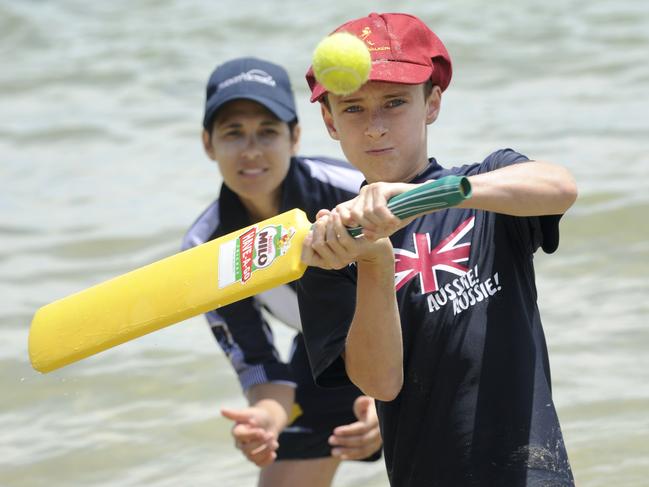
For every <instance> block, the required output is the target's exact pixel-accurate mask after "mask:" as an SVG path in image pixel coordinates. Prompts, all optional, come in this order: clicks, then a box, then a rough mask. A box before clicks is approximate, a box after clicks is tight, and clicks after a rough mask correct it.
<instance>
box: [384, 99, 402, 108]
mask: <svg viewBox="0 0 649 487" xmlns="http://www.w3.org/2000/svg"><path fill="white" fill-rule="evenodd" d="M405 102H406V100H404V99H402V98H394V99H392V100H389V101H388V102H387V104H386V106H387V107H388V108H394V107H398V106H400V105H403V104H404V103H405Z"/></svg>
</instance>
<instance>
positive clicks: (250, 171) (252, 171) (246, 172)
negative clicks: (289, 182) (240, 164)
mask: <svg viewBox="0 0 649 487" xmlns="http://www.w3.org/2000/svg"><path fill="white" fill-rule="evenodd" d="M266 171H268V169H267V168H264V167H255V168H247V169H240V170H239V174H240V175H241V176H244V177H255V176H260V175H261V174H263V173H265V172H266Z"/></svg>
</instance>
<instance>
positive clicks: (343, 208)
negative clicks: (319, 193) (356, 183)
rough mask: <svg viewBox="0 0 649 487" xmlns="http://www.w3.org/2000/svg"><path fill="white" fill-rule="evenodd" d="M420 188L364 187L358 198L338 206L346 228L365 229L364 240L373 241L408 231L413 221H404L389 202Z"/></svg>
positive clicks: (386, 185)
mask: <svg viewBox="0 0 649 487" xmlns="http://www.w3.org/2000/svg"><path fill="white" fill-rule="evenodd" d="M417 186H419V185H418V184H408V183H372V184H368V185H366V186H363V187H362V188H361V190H360V192H359V194H358V196H357V197H356V198H354V199H352V200H349V201H346V202H344V203H341V204H339V205H338V206H336V209H335V210H334V212H335V213H338V214H339V215H340V219H341V221H342V223H343V225H345V226H347V227H351V228H353V227H363V236H364V237H365V238H366V239H367V240H370V241H376V240H378V239H380V238H384V237H389V236H390V235H392V234H393V233H394V232H396V231H397V230H399V229H401V228H403V227H405V226H406V225H407V224H408V223H410V222H411V221H412V220H413V218H414V217H413V218H409V219H406V220H401V219H399V218H398V217H396V216H394V215H393V214H392V212H391V211H390V210H389V209H388V201H389V200H390V198H392V197H393V196H397V195H399V194H401V193H404V192H406V191H409V190H411V189H414V188H416V187H417Z"/></svg>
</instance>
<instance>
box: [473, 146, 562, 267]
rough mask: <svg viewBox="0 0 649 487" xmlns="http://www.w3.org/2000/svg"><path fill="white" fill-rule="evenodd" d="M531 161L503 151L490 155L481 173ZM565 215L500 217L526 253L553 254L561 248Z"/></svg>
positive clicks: (484, 162)
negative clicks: (561, 227)
mask: <svg viewBox="0 0 649 487" xmlns="http://www.w3.org/2000/svg"><path fill="white" fill-rule="evenodd" d="M529 161H530V159H529V158H527V157H526V156H524V155H523V154H520V153H518V152H516V151H514V150H512V149H502V150H499V151H496V152H493V153H492V154H490V155H489V156H488V157H487V158H486V159H485V160H484V161H483V163H482V164H481V165H480V166H479V167H480V170H479V172H488V171H493V170H496V169H500V168H502V167H506V166H510V165H512V164H519V163H525V162H529ZM562 216H563V215H544V216H533V217H514V216H507V215H500V217H501V218H503V219H504V220H506V222H505V223H507V224H508V225H509V226H510V227H511V231H512V232H515V233H517V236H518V240H519V241H521V242H523V245H524V251H527V252H531V253H534V252H536V250H537V249H538V248H539V247H541V248H542V249H543V251H544V252H546V253H548V254H551V253H553V252H554V251H555V250H557V248H558V247H559V221H560V220H561V217H562Z"/></svg>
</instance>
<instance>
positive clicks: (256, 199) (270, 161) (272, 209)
mask: <svg viewBox="0 0 649 487" xmlns="http://www.w3.org/2000/svg"><path fill="white" fill-rule="evenodd" d="M203 127H204V130H203V134H202V138H203V145H204V148H205V152H206V153H207V155H208V156H209V158H210V159H212V160H214V161H216V162H217V163H218V166H219V169H220V173H221V176H222V177H223V185H222V186H221V192H220V197H219V199H218V200H216V201H214V202H213V203H212V204H211V205H210V206H209V207H208V208H207V209H206V210H205V211H204V212H203V213H202V214H201V216H200V217H199V218H198V220H197V221H196V222H195V223H194V224H193V226H192V227H191V229H190V230H189V231H188V233H187V235H186V236H185V240H184V243H183V248H185V249H186V248H189V247H192V246H194V245H198V244H200V243H203V242H205V241H207V240H211V239H213V238H216V237H219V236H221V235H224V234H227V233H229V232H231V231H234V230H237V229H239V228H242V227H244V226H247V225H250V224H253V223H255V222H258V221H260V220H264V219H267V218H270V217H272V216H275V215H277V214H278V213H281V212H283V211H286V210H289V209H292V208H294V207H299V208H302V209H303V210H305V211H306V212H307V214H308V215H309V216H310V218H311V219H312V220H313V219H314V217H315V213H316V211H317V210H318V209H319V208H321V207H323V206H324V207H331V206H335V205H336V204H338V203H340V202H342V201H345V200H348V199H350V198H352V197H354V196H355V195H356V194H357V193H358V191H357V190H358V187H359V186H360V183H361V181H362V176H361V175H360V173H358V172H357V171H355V170H354V169H353V168H351V167H349V166H347V165H346V164H343V163H341V162H339V161H334V160H325V159H322V158H305V157H298V156H297V155H296V152H297V147H298V142H299V137H300V126H299V125H298V120H297V113H296V109H295V100H294V97H293V92H292V89H291V85H290V81H289V78H288V74H287V73H286V71H285V70H284V69H283V68H281V67H280V66H277V65H275V64H273V63H269V62H266V61H262V60H259V59H255V58H239V59H234V60H231V61H229V62H226V63H224V64H222V65H220V66H218V67H217V68H216V70H215V71H214V72H213V73H212V75H211V77H210V79H209V81H208V84H207V96H206V104H205V115H204V119H203ZM262 308H263V309H266V311H268V312H269V313H270V314H271V315H273V316H275V317H276V318H278V319H280V320H282V321H284V322H285V323H287V324H289V325H291V326H293V327H294V328H295V329H296V330H297V331H298V332H297V335H296V337H295V339H294V343H293V350H292V355H291V359H290V363H288V364H285V363H282V362H281V361H280V360H279V358H278V354H277V351H276V350H275V347H274V345H273V339H272V333H271V330H270V328H269V326H268V324H267V322H266V321H265V319H264V317H263V316H262ZM207 320H208V322H209V324H210V325H211V328H212V332H213V333H214V336H215V338H216V339H217V341H218V343H219V345H220V346H221V348H222V349H223V350H224V352H225V353H226V354H227V356H228V358H229V359H230V361H231V362H232V365H233V367H234V369H235V370H236V372H237V374H238V376H239V380H240V382H241V385H242V387H243V389H244V392H245V394H246V396H247V398H248V401H249V403H250V406H249V407H248V408H244V409H241V410H233V409H222V411H221V412H222V414H223V416H225V417H226V418H228V419H230V420H232V421H234V422H235V425H234V427H233V429H232V435H233V437H234V440H235V444H236V446H237V447H238V448H239V449H241V450H242V452H243V453H244V454H245V455H246V457H247V458H248V459H249V460H250V461H252V462H253V463H255V464H256V465H258V466H260V467H263V468H262V470H261V472H260V476H259V485H261V486H273V487H276V486H292V485H308V486H310V487H320V486H322V487H326V486H329V485H330V484H331V481H332V479H333V476H334V474H335V471H336V469H337V467H338V465H339V463H340V461H341V460H343V459H364V458H367V457H371V459H378V457H379V456H380V446H381V438H380V433H379V430H378V420H377V418H376V412H375V408H374V402H373V400H372V399H371V398H369V397H366V396H363V395H362V394H361V392H360V391H359V390H358V389H357V388H356V387H355V386H346V387H343V388H341V389H338V390H334V391H332V390H326V389H321V388H318V387H316V386H315V384H314V383H313V379H312V377H311V373H310V370H309V366H308V363H307V358H306V352H305V350H304V345H303V341H302V336H301V333H300V332H299V330H300V321H299V316H298V309H297V298H296V295H295V285H294V283H292V284H291V285H287V286H281V287H280V288H277V289H273V290H271V291H268V292H265V293H262V294H261V295H258V296H255V297H253V298H250V299H246V300H244V301H240V302H238V303H234V304H231V305H229V306H225V307H222V308H219V309H218V311H212V312H209V313H207ZM275 460H277V461H275Z"/></svg>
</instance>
